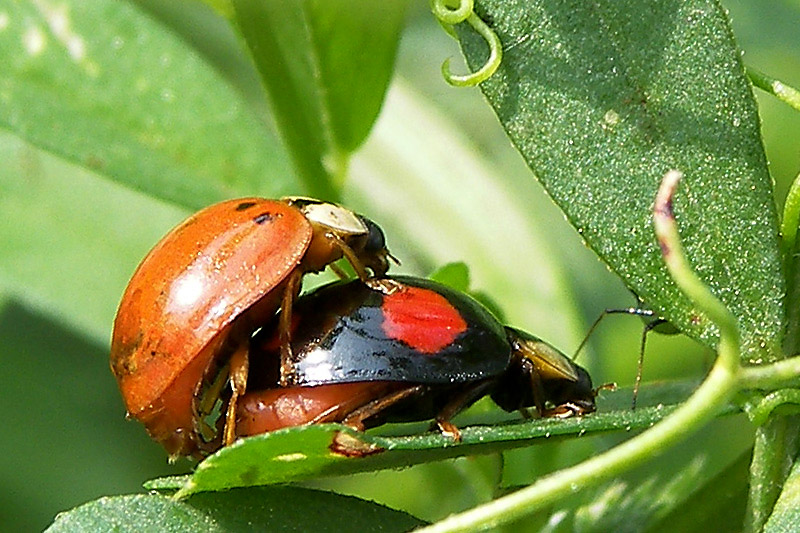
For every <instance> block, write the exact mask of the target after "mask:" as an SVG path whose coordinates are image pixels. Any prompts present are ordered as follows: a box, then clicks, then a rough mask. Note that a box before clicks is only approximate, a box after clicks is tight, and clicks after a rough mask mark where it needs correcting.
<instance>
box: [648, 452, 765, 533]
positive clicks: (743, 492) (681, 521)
mask: <svg viewBox="0 0 800 533" xmlns="http://www.w3.org/2000/svg"><path fill="white" fill-rule="evenodd" d="M750 456H751V453H749V452H748V453H745V454H744V455H743V456H742V457H741V458H740V459H739V460H737V461H735V462H734V463H732V464H731V465H729V466H728V467H727V468H725V469H724V470H722V471H721V472H719V473H718V474H717V475H716V476H714V477H712V478H711V479H702V477H701V479H702V481H703V483H702V484H700V483H699V481H700V480H699V479H698V475H697V474H695V475H694V476H693V478H694V479H693V480H691V484H690V485H689V486H684V487H683V490H684V492H683V494H680V493H678V494H673V495H672V497H671V498H655V499H657V500H658V499H662V500H663V499H668V500H670V499H671V500H673V506H672V507H673V509H672V510H671V512H670V513H669V514H667V515H666V516H663V517H662V518H661V519H660V520H658V521H655V522H653V523H651V524H650V525H649V527H648V528H647V531H652V532H658V531H684V532H686V533H692V532H696V533H705V532H707V531H738V530H740V529H741V528H742V523H743V522H744V517H745V509H746V507H747V472H748V467H749V464H750ZM649 497H650V498H651V499H653V494H652V493H651V494H650V495H649Z"/></svg>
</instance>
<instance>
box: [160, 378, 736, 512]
mask: <svg viewBox="0 0 800 533" xmlns="http://www.w3.org/2000/svg"><path fill="white" fill-rule="evenodd" d="M692 388H693V387H692V385H691V384H685V383H684V384H673V385H672V386H665V387H661V388H659V389H657V390H656V389H654V390H652V391H651V393H654V396H651V395H645V398H644V400H643V401H645V403H648V404H650V405H651V406H650V407H645V408H642V409H637V410H636V411H631V410H630V409H629V404H630V393H629V391H625V392H618V393H614V394H609V395H608V398H606V399H604V400H603V402H602V403H601V404H600V406H599V409H600V410H601V412H598V413H594V414H592V415H590V416H586V417H583V418H572V419H565V420H556V419H538V420H528V421H520V420H519V418H518V417H516V416H514V415H509V416H510V417H511V418H510V419H509V417H508V416H506V417H502V419H500V418H498V413H497V412H496V411H495V412H494V413H493V414H488V415H482V416H480V417H479V416H478V415H473V416H474V417H475V418H473V420H472V422H467V423H465V424H464V425H463V427H462V441H461V443H459V444H456V443H454V442H453V441H452V439H450V438H448V437H445V436H443V435H440V434H438V433H436V432H425V428H426V425H425V424H422V425H421V426H420V427H418V428H417V429H416V431H415V430H413V429H412V430H410V433H411V434H410V435H408V436H385V435H381V434H380V433H371V432H370V433H357V432H353V431H352V430H350V429H348V428H345V427H344V426H340V425H336V424H324V425H312V426H304V427H295V428H287V429H283V430H279V431H274V432H271V433H267V434H264V435H257V436H254V437H250V438H247V439H243V440H240V441H238V442H236V443H235V444H233V445H232V446H228V447H226V448H223V449H221V450H220V451H218V452H217V453H216V454H214V455H212V456H211V457H209V458H207V459H206V460H205V461H203V462H202V463H200V464H199V465H198V467H197V469H196V470H195V472H194V474H193V475H192V476H191V478H190V479H189V480H188V481H186V482H185V484H183V485H180V483H181V482H182V480H181V479H180V478H174V480H173V482H172V483H170V482H165V481H163V480H160V481H159V482H158V483H157V484H156V485H151V486H158V487H159V488H161V489H165V488H170V487H172V488H180V493H179V494H180V495H181V496H186V495H189V494H193V493H196V492H204V491H216V490H226V489H229V488H233V487H242V486H251V485H265V484H275V483H286V482H289V481H300V480H304V479H312V478H316V477H320V476H333V475H344V474H350V473H354V472H366V471H371V470H380V469H386V468H401V467H404V466H410V465H414V464H420V463H425V462H430V461H438V460H442V459H448V458H452V457H460V456H464V455H475V454H486V453H495V452H498V451H503V450H508V449H513V448H519V447H521V446H529V445H531V444H536V443H543V442H552V441H553V440H555V439H557V438H566V437H574V436H576V435H590V434H592V433H598V432H605V431H619V430H623V429H624V430H626V431H629V430H632V429H644V428H648V427H650V426H652V425H653V424H654V423H656V422H657V421H658V420H661V419H662V418H663V417H665V416H667V415H668V414H669V413H670V412H672V410H673V408H674V406H673V405H671V404H676V403H678V402H680V401H682V400H683V399H685V398H686V396H688V394H689V393H690V391H691V389H692ZM656 399H657V402H656V405H652V403H650V402H652V401H653V400H656ZM729 412H730V411H729ZM503 419H504V421H503ZM404 429H405V430H406V431H409V429H408V428H404ZM395 431H396V429H395Z"/></svg>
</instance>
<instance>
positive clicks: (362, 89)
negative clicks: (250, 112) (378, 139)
mask: <svg viewBox="0 0 800 533" xmlns="http://www.w3.org/2000/svg"><path fill="white" fill-rule="evenodd" d="M233 5H234V7H235V13H236V22H237V24H238V26H239V28H240V29H241V31H242V33H243V35H244V38H245V41H246V43H247V45H248V47H249V48H250V51H251V53H252V55H253V59H254V61H255V64H256V67H257V69H258V70H259V72H260V73H261V78H262V81H263V84H264V88H265V89H266V92H267V96H268V98H269V101H270V103H271V105H272V111H273V116H274V118H275V121H276V122H277V125H278V129H279V130H280V131H281V134H282V136H283V139H284V142H285V144H286V146H287V148H288V149H289V152H290V153H291V155H292V158H293V160H294V163H295V166H296V167H297V169H298V173H299V175H300V176H301V178H302V179H303V180H304V181H305V183H306V187H307V189H308V190H309V191H310V192H312V193H313V194H315V195H316V196H318V197H322V198H331V197H334V198H335V197H336V196H338V194H337V192H336V190H335V188H334V182H333V181H334V180H339V183H338V184H340V181H341V179H342V178H343V176H344V172H345V171H346V166H347V165H346V163H347V158H348V156H349V154H350V152H352V151H353V150H355V149H356V148H357V147H358V146H359V145H360V144H361V143H362V142H363V140H364V138H365V137H366V135H367V133H369V130H370V129H371V127H372V124H373V122H374V121H375V118H376V117H377V115H378V111H379V110H380V107H381V104H382V102H383V98H384V94H385V92H386V88H387V86H388V83H389V78H390V77H391V73H392V69H393V66H394V57H395V53H396V50H397V44H398V42H399V33H400V29H401V27H402V24H403V21H404V15H405V9H406V2H384V3H376V2H371V1H369V0H292V1H285V2H270V1H266V2H257V1H254V0H234V2H233Z"/></svg>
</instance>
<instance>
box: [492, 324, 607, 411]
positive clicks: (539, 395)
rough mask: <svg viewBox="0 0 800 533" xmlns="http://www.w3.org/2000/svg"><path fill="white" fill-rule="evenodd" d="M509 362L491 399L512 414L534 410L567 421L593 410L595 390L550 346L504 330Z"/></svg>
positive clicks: (583, 374)
mask: <svg viewBox="0 0 800 533" xmlns="http://www.w3.org/2000/svg"><path fill="white" fill-rule="evenodd" d="M506 334H507V335H508V340H509V343H510V345H511V362H510V364H509V367H508V369H507V370H506V372H505V373H504V375H503V376H502V377H501V378H500V383H498V386H497V387H496V390H495V392H494V393H493V394H492V399H494V401H495V402H496V403H497V404H498V405H499V406H500V407H502V408H503V409H505V410H507V411H513V410H516V409H521V408H523V407H536V408H537V410H538V411H539V413H540V415H541V416H546V417H559V418H567V417H570V416H574V415H582V414H585V413H591V412H593V411H594V410H595V401H594V399H595V396H596V395H597V393H596V391H595V390H594V389H593V388H592V378H591V377H590V376H589V373H588V372H587V371H586V370H584V369H583V368H581V367H579V366H578V365H576V364H575V363H573V362H572V361H571V360H570V359H569V358H568V357H567V356H566V355H564V354H563V353H561V352H560V351H558V350H557V349H555V348H554V347H553V346H551V345H550V344H548V343H546V342H544V341H543V340H541V339H539V338H538V337H535V336H533V335H531V334H529V333H525V332H524V331H520V330H518V329H514V328H510V327H506Z"/></svg>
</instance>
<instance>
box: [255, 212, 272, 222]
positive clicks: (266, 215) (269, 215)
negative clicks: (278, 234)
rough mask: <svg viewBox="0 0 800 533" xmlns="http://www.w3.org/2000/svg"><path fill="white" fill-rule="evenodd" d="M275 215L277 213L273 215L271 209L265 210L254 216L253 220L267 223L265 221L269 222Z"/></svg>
mask: <svg viewBox="0 0 800 533" xmlns="http://www.w3.org/2000/svg"><path fill="white" fill-rule="evenodd" d="M274 217H275V215H273V214H272V213H270V212H269V211H264V212H263V213H261V214H260V215H258V216H256V217H254V218H253V222H255V223H256V224H265V223H267V222H269V221H270V220H272V219H273V218H274Z"/></svg>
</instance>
